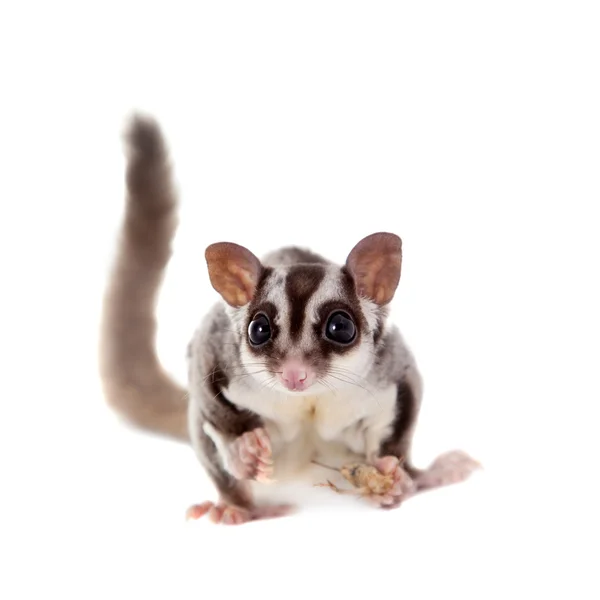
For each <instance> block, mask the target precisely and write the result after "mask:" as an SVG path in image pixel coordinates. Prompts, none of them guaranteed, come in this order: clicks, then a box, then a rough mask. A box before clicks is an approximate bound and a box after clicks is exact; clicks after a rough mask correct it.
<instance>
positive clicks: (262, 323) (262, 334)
mask: <svg viewBox="0 0 600 600" xmlns="http://www.w3.org/2000/svg"><path fill="white" fill-rule="evenodd" d="M248 337H249V338H250V343H251V344H252V345H253V346H261V345H262V344H264V343H265V342H268V341H269V340H270V339H271V325H270V324H269V319H268V318H267V317H266V316H265V315H256V318H255V319H254V320H253V321H252V322H251V323H250V325H248Z"/></svg>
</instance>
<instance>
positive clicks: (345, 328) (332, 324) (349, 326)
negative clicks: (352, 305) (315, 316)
mask: <svg viewBox="0 0 600 600" xmlns="http://www.w3.org/2000/svg"><path fill="white" fill-rule="evenodd" d="M325 335H326V336H327V337H328V338H329V339H330V340H332V341H334V342H337V343H338V344H349V343H350V342H352V341H353V340H354V338H355V337H356V325H354V322H353V321H352V318H351V317H350V315H348V314H346V313H344V312H335V313H333V314H332V315H331V317H329V321H327V325H326V326H325Z"/></svg>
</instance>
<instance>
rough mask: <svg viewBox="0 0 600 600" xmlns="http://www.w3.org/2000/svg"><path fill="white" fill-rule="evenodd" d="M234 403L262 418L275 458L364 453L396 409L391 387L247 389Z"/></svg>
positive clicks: (384, 429)
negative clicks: (304, 391) (315, 391)
mask: <svg viewBox="0 0 600 600" xmlns="http://www.w3.org/2000/svg"><path fill="white" fill-rule="evenodd" d="M235 401H236V404H238V405H242V406H244V407H245V408H248V409H250V410H252V411H253V412H255V413H256V414H258V415H260V416H261V417H262V418H263V420H264V422H265V426H266V427H267V431H268V432H269V435H270V437H271V443H272V446H273V452H274V454H275V455H276V456H275V458H276V459H277V455H279V456H281V457H282V458H283V457H284V456H285V455H287V456H288V459H289V460H291V457H292V456H293V457H294V461H295V460H297V461H298V462H302V461H303V460H304V461H306V460H310V458H311V457H312V458H315V457H316V456H321V457H325V456H331V455H332V454H339V453H340V452H344V451H350V452H352V453H354V454H356V455H364V454H365V453H366V452H367V451H368V449H369V440H371V441H372V440H373V439H376V438H379V437H380V436H382V435H385V433H386V432H387V431H389V426H390V425H391V423H392V422H393V419H394V416H395V413H396V393H395V388H394V387H393V386H392V387H390V388H388V389H386V390H383V391H377V392H375V393H373V392H366V391H364V390H356V391H354V390H348V391H347V392H346V393H344V392H343V391H342V390H339V391H337V392H336V393H335V394H333V393H327V394H322V395H314V396H313V395H310V396H309V395H307V396H302V395H286V394H280V393H265V392H262V393H260V392H257V393H252V392H251V393H248V391H246V393H244V394H236V400H235ZM373 436H375V437H373ZM288 459H286V460H288Z"/></svg>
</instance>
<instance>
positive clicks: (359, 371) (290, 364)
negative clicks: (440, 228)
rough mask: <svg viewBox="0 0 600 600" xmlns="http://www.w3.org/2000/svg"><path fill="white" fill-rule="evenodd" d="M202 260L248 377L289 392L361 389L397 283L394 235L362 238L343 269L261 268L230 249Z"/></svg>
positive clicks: (398, 253)
mask: <svg viewBox="0 0 600 600" xmlns="http://www.w3.org/2000/svg"><path fill="white" fill-rule="evenodd" d="M206 261H207V263H208V272H209V276H210V280H211V283H212V285H213V287H214V288H215V289H216V290H217V292H219V294H220V295H221V296H222V298H223V299H224V300H225V302H226V303H227V304H228V305H229V312H230V315H231V319H232V323H233V325H234V327H235V330H236V332H237V333H239V336H240V337H241V342H240V355H241V360H242V362H243V363H244V364H245V365H246V368H247V370H248V372H249V373H251V374H252V375H251V376H252V377H255V378H256V379H257V380H258V381H259V382H261V383H262V384H263V385H265V386H266V387H267V388H270V387H273V388H274V389H279V390H281V391H285V392H286V393H290V392H293V393H308V394H311V393H318V392H319V391H321V392H322V391H324V390H326V389H331V390H336V389H338V388H340V387H342V386H344V385H358V386H359V387H360V386H362V385H363V382H362V380H361V377H362V376H363V375H364V373H365V372H367V371H368V370H369V367H370V365H371V364H372V363H373V361H374V360H375V349H376V346H377V342H378V341H379V340H380V338H381V336H382V333H383V327H384V324H385V319H386V317H387V305H388V304H389V302H390V301H391V300H392V298H393V297H394V293H395V291H396V288H397V286H398V283H399V281H400V271H401V265H402V241H401V240H400V238H399V237H398V236H397V235H394V234H392V233H374V234H372V235H370V236H368V237H366V238H364V239H363V240H361V241H360V242H359V243H358V244H356V246H355V247H354V248H353V249H352V251H351V252H350V254H349V255H348V258H347V260H346V263H345V265H343V266H339V265H333V264H320V263H310V264H298V265H293V266H285V267H270V266H264V265H263V264H261V262H260V260H259V259H258V258H257V257H256V256H255V255H254V254H252V252H250V251H249V250H247V249H246V248H244V247H242V246H238V245H237V244H231V243H227V242H222V243H217V244H212V245H211V246H209V247H208V248H207V249H206Z"/></svg>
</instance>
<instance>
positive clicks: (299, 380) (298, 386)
mask: <svg viewBox="0 0 600 600" xmlns="http://www.w3.org/2000/svg"><path fill="white" fill-rule="evenodd" d="M307 379H308V373H307V372H306V369H304V368H302V367H298V366H297V365H288V366H285V367H283V370H282V373H281V380H282V382H283V385H285V387H286V388H287V389H288V390H298V391H300V390H303V389H305V388H306V383H307Z"/></svg>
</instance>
